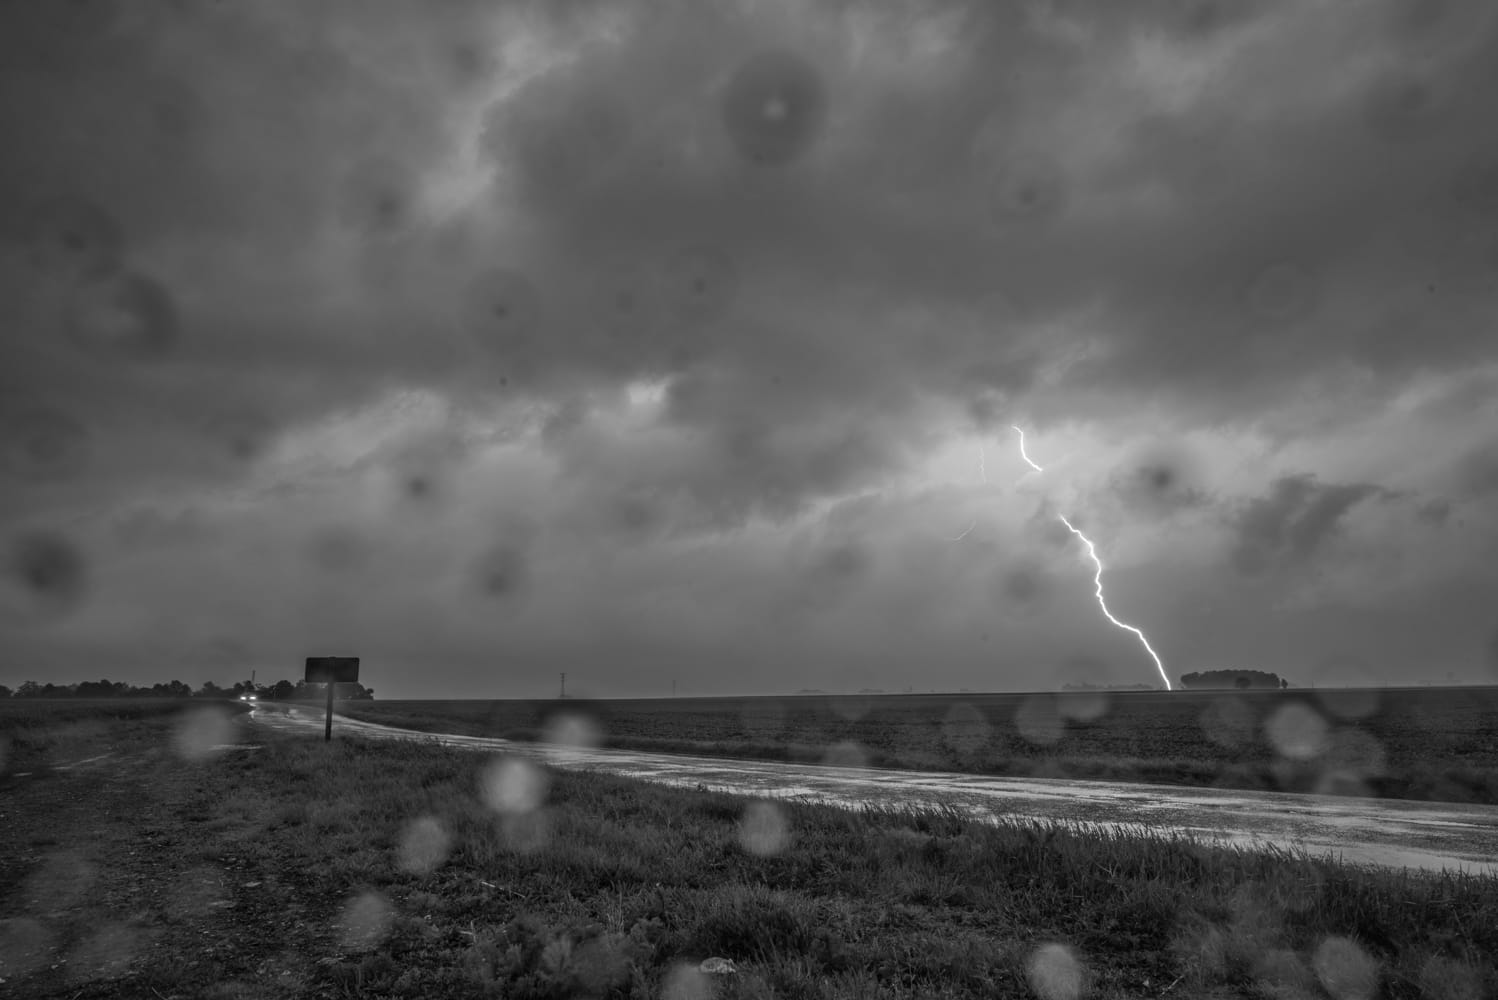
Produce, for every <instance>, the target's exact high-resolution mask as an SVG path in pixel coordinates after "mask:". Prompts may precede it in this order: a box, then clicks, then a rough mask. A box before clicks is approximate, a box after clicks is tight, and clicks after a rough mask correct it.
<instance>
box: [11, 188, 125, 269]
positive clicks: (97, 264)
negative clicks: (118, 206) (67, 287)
mask: <svg viewBox="0 0 1498 1000" xmlns="http://www.w3.org/2000/svg"><path fill="white" fill-rule="evenodd" d="M25 239H26V244H27V247H28V250H29V257H30V260H31V263H32V265H33V266H34V267H35V268H36V269H37V270H39V271H41V272H42V273H43V274H45V275H47V276H49V277H52V278H55V279H58V280H61V281H65V282H89V281H97V280H99V279H101V278H107V277H109V276H111V275H113V274H115V273H116V272H117V271H118V270H119V269H120V262H121V260H122V259H123V257H124V244H125V240H124V235H123V233H122V231H121V229H120V225H119V223H118V222H116V221H115V219H114V217H113V216H111V215H110V214H109V213H108V212H106V211H104V210H103V209H102V208H100V207H99V206H98V205H95V204H94V203H93V202H90V201H87V200H85V199H82V198H72V197H61V198H53V199H49V200H47V201H44V202H42V203H41V204H39V205H37V206H36V207H35V208H34V209H33V210H32V212H31V218H30V219H29V220H28V221H27V224H26V235H25Z"/></svg>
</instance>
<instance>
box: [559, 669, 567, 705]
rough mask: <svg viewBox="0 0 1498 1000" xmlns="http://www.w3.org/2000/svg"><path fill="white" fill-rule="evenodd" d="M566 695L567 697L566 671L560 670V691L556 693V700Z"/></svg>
mask: <svg viewBox="0 0 1498 1000" xmlns="http://www.w3.org/2000/svg"><path fill="white" fill-rule="evenodd" d="M566 697H567V673H566V671H563V672H562V693H561V694H559V695H557V698H558V700H560V699H564V698H566Z"/></svg>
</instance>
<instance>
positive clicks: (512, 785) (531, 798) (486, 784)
mask: <svg viewBox="0 0 1498 1000" xmlns="http://www.w3.org/2000/svg"><path fill="white" fill-rule="evenodd" d="M479 780H480V789H479V791H480V796H481V798H482V799H483V802H484V804H485V805H487V806H488V807H489V808H490V809H493V810H494V811H495V812H498V813H500V814H501V815H504V816H518V815H524V814H527V813H532V812H535V811H536V810H537V809H539V808H541V804H542V803H543V802H545V801H546V793H547V791H548V790H549V789H550V787H551V778H550V777H549V776H548V775H547V773H546V772H545V771H543V770H542V769H541V768H539V767H537V766H536V765H535V764H532V763H531V762H530V761H527V760H524V759H522V758H520V757H500V758H498V759H496V760H494V761H491V762H490V763H489V765H488V766H487V767H485V768H484V770H483V773H482V774H481V775H480V779H479Z"/></svg>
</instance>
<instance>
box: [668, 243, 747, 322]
mask: <svg viewBox="0 0 1498 1000" xmlns="http://www.w3.org/2000/svg"><path fill="white" fill-rule="evenodd" d="M661 287H662V291H663V295H664V298H665V300H666V303H667V305H668V307H669V308H670V309H671V311H672V313H673V314H674V315H675V316H676V317H677V318H678V319H680V320H683V321H687V322H693V323H705V322H710V321H712V320H715V319H718V318H719V317H720V316H722V315H723V314H724V313H726V312H727V311H728V307H729V306H730V305H731V304H732V302H733V299H734V296H735V295H736V294H737V293H738V270H737V268H736V267H735V266H734V263H733V258H731V257H730V256H729V255H728V254H727V253H726V252H725V251H723V250H721V249H719V248H717V247H711V246H705V245H694V246H687V247H683V248H682V249H680V250H678V251H676V252H675V253H674V254H672V255H671V256H670V257H668V258H667V259H666V260H665V262H664V263H663V264H662V267H661Z"/></svg>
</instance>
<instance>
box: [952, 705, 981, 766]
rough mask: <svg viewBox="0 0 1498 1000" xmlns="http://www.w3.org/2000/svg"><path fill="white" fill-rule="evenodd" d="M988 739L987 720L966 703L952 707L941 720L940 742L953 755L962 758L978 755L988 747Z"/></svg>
mask: <svg viewBox="0 0 1498 1000" xmlns="http://www.w3.org/2000/svg"><path fill="white" fill-rule="evenodd" d="M989 737H990V730H989V725H988V720H987V719H986V718H984V717H983V713H982V712H981V711H979V710H978V709H977V708H976V707H974V706H972V705H969V704H968V703H967V702H960V703H958V704H956V705H953V706H952V707H951V708H950V709H948V710H947V715H946V718H944V719H942V723H941V738H942V742H943V743H945V744H946V745H947V747H948V748H949V749H951V750H952V751H953V752H954V753H958V754H962V755H963V756H969V755H972V754H975V753H978V752H979V751H981V750H983V749H984V748H985V747H986V746H987V745H988V741H989Z"/></svg>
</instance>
